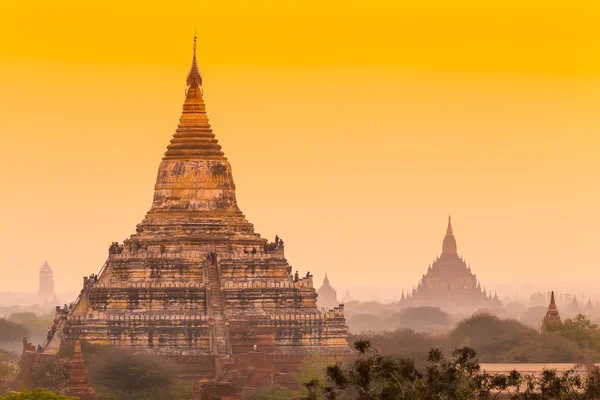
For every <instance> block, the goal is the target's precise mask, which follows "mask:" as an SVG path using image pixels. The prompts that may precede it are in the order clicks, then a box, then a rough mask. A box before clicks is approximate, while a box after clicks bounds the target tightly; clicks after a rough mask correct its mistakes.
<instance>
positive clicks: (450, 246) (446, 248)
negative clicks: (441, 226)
mask: <svg viewBox="0 0 600 400" xmlns="http://www.w3.org/2000/svg"><path fill="white" fill-rule="evenodd" d="M444 254H454V255H457V256H458V253H457V251H456V239H455V238H454V233H453V232H452V219H451V217H450V216H448V228H446V237H445V238H444V241H443V243H442V256H443V255H444Z"/></svg>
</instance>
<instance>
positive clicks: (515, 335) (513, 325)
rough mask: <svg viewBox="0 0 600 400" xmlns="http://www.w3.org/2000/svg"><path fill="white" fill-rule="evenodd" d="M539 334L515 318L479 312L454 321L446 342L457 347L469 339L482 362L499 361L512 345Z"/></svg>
mask: <svg viewBox="0 0 600 400" xmlns="http://www.w3.org/2000/svg"><path fill="white" fill-rule="evenodd" d="M538 336H539V335H538V333H537V331H536V330H535V329H533V328H530V327H528V326H525V325H523V324H521V323H520V322H518V321H516V320H513V319H500V318H498V317H496V316H492V315H488V314H478V315H474V316H472V317H471V318H467V319H464V320H462V321H461V322H459V323H458V325H456V327H455V328H454V329H453V330H452V331H451V332H450V335H449V342H450V343H449V344H450V346H451V348H457V347H461V346H463V345H464V344H465V343H468V345H469V347H472V348H474V349H475V350H477V352H478V354H479V355H480V357H481V359H482V360H484V361H485V362H500V361H502V360H503V357H504V354H506V353H507V352H509V351H510V350H511V349H513V348H514V347H516V346H519V345H521V344H522V343H524V342H525V343H526V342H531V341H534V340H536V338H537V337H538Z"/></svg>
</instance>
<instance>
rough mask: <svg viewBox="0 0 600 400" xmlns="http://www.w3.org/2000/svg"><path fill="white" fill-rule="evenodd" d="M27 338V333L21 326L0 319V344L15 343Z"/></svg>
mask: <svg viewBox="0 0 600 400" xmlns="http://www.w3.org/2000/svg"><path fill="white" fill-rule="evenodd" d="M24 337H29V331H28V330H27V328H25V327H24V326H23V325H21V324H17V323H15V322H12V321H9V320H7V319H5V318H0V342H16V341H20V340H23V338H24Z"/></svg>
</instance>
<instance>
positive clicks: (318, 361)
mask: <svg viewBox="0 0 600 400" xmlns="http://www.w3.org/2000/svg"><path fill="white" fill-rule="evenodd" d="M333 363H335V360H334V359H332V358H330V357H326V356H319V355H313V356H312V357H311V358H310V359H309V360H307V361H306V362H304V363H303V364H302V366H301V367H300V369H299V370H298V373H297V374H295V375H294V378H295V379H296V380H297V381H298V382H313V383H314V384H317V385H319V386H323V385H324V384H325V382H326V378H327V376H326V371H327V367H328V366H330V365H331V364H333ZM302 393H303V395H307V394H308V389H307V388H306V387H303V388H302Z"/></svg>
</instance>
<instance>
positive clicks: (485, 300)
mask: <svg viewBox="0 0 600 400" xmlns="http://www.w3.org/2000/svg"><path fill="white" fill-rule="evenodd" d="M400 305H401V306H403V307H420V306H428V307H440V308H443V309H465V310H476V309H481V308H488V309H489V308H501V307H502V304H501V302H500V300H499V299H498V296H497V295H495V296H494V297H492V294H491V292H490V293H489V294H488V293H487V291H486V290H485V288H484V289H482V288H481V285H480V283H479V281H478V280H477V275H475V274H473V273H472V272H471V267H470V266H468V265H467V263H466V262H465V260H463V258H462V257H461V256H459V255H458V251H457V246H456V238H455V237H454V233H453V231H452V221H451V219H450V217H448V228H447V230H446V236H445V237H444V241H443V242H442V254H441V255H440V256H439V257H437V259H436V260H435V261H434V262H433V264H431V265H430V266H429V268H428V269H427V273H426V274H424V275H423V277H422V279H421V281H420V282H419V284H418V285H417V287H416V288H413V290H412V292H408V294H407V296H406V297H405V296H404V293H402V297H401V299H400Z"/></svg>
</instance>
